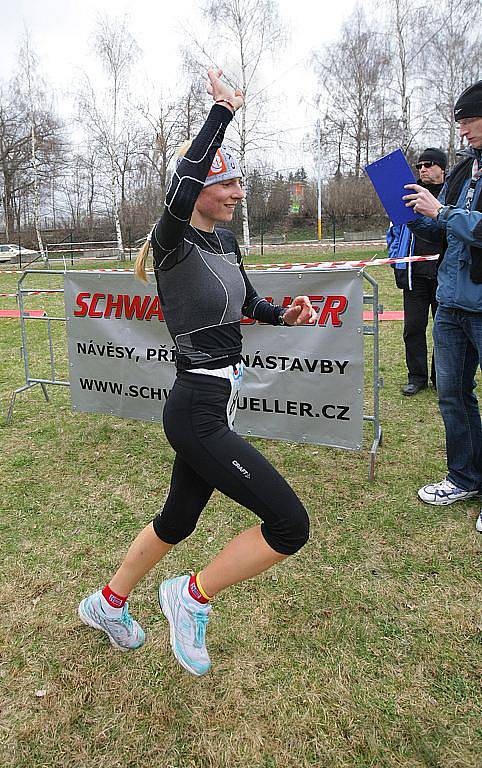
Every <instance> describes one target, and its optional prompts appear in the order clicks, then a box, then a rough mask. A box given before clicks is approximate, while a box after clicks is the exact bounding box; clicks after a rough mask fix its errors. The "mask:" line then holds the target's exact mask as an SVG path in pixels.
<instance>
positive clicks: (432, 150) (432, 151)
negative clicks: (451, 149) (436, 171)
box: [418, 147, 447, 171]
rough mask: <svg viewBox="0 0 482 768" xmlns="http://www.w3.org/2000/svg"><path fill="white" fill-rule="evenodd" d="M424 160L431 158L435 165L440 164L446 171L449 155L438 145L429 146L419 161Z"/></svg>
mask: <svg viewBox="0 0 482 768" xmlns="http://www.w3.org/2000/svg"><path fill="white" fill-rule="evenodd" d="M423 160H431V161H432V163H435V165H439V166H440V167H441V168H442V170H443V171H445V169H446V167H447V155H446V154H445V152H442V150H441V149H437V148H436V147H427V149H424V150H423V152H422V153H421V155H420V157H419V158H418V162H420V161H423Z"/></svg>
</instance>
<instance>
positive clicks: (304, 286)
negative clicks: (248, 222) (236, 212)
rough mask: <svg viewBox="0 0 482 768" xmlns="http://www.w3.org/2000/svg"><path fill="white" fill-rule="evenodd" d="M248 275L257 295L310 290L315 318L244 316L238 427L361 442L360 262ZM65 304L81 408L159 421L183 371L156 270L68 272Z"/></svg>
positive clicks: (284, 436) (76, 404)
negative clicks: (296, 321) (286, 322)
mask: <svg viewBox="0 0 482 768" xmlns="http://www.w3.org/2000/svg"><path fill="white" fill-rule="evenodd" d="M248 274H249V278H250V280H251V282H252V283H253V285H254V287H255V289H256V290H257V292H258V293H259V295H260V296H264V297H266V298H268V299H269V300H271V301H273V302H274V303H275V304H281V305H283V306H287V305H288V304H290V302H291V301H292V299H293V298H294V297H295V296H299V295H307V296H309V297H310V300H311V302H312V304H313V306H314V307H315V308H316V311H317V322H316V325H313V326H300V327H295V328H289V327H283V326H281V327H273V326H270V325H263V324H260V323H257V322H256V321H253V320H250V319H248V318H245V319H243V321H242V325H241V328H242V332H243V337H244V343H243V360H244V363H245V375H244V380H243V384H242V388H241V392H240V396H239V404H238V411H237V416H236V422H235V429H236V431H237V432H239V433H240V434H244V435H253V436H258V437H267V438H272V439H279V440H288V441H293V442H306V443H313V444H319V445H331V446H338V447H341V448H349V449H354V450H356V449H359V448H361V443H362V433H363V379H364V371H363V323H362V311H363V276H362V273H361V271H360V270H353V269H352V270H340V269H337V270H336V271H321V270H313V271H311V272H310V271H308V270H306V269H304V270H303V271H302V272H301V271H300V272H295V271H285V272H284V271H283V270H280V271H270V272H264V273H263V272H254V271H252V272H248ZM189 300H190V297H189V296H186V301H189ZM65 307H66V318H67V332H68V346H69V371H70V389H71V396H72V406H73V408H74V410H78V411H85V412H89V413H110V414H114V415H117V416H120V417H122V418H134V419H143V420H146V421H154V422H158V421H161V420H162V409H163V406H164V403H165V402H166V399H167V397H168V395H169V391H170V389H171V387H172V385H173V382H174V379H175V365H174V344H173V342H172V340H171V338H170V336H169V333H168V330H167V327H166V324H165V322H164V318H163V314H162V309H161V305H160V302H159V299H158V296H157V292H156V286H155V283H154V278H153V277H151V282H150V283H148V284H144V283H141V282H139V281H137V280H135V278H134V277H133V275H132V274H126V273H105V272H104V273H94V272H67V273H66V274H65Z"/></svg>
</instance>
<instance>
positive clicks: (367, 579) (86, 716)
mask: <svg viewBox="0 0 482 768" xmlns="http://www.w3.org/2000/svg"><path fill="white" fill-rule="evenodd" d="M345 255H346V256H347V257H348V258H350V259H353V258H356V254H354V253H353V252H350V253H349V254H345ZM373 255H374V253H373V252H366V251H364V252H363V258H366V257H367V256H368V257H370V256H373ZM379 255H383V253H380V254H379ZM300 256H303V258H304V259H306V258H310V259H315V258H318V256H316V255H315V253H314V251H313V249H310V252H309V254H303V253H299V252H293V253H291V255H290V257H289V258H287V257H286V256H285V255H280V254H273V253H270V254H269V255H268V256H266V257H265V261H266V262H275V261H287V260H291V261H300V260H301V258H300ZM341 257H342V256H341V254H337V258H341ZM327 258H328V259H329V258H332V257H331V256H330V255H328V256H327ZM253 261H254V262H256V263H258V262H259V261H260V259H259V257H255V258H253ZM85 266H86V267H89V266H91V265H89V264H86V265H85ZM95 266H100V264H98V263H96V264H95ZM108 266H112V264H109V265H108ZM371 274H372V275H373V276H374V277H375V279H376V280H377V281H378V282H379V285H380V292H381V297H380V298H381V302H382V303H383V304H384V307H385V309H387V310H388V309H399V308H401V292H399V291H398V290H397V289H396V288H395V287H394V281H393V276H392V272H391V270H390V269H389V268H386V267H379V268H372V270H371ZM15 284H16V276H15V275H6V274H3V275H2V274H1V273H0V292H5V293H7V292H10V291H12V290H14V289H15ZM56 284H58V281H57V283H56V281H55V278H52V282H51V286H52V287H55V285H56ZM47 302H49V304H48V306H49V307H50V306H55V305H57V306H59V307H61V302H60V298H59V297H55V298H51V297H44V296H36V297H32V298H31V299H30V302H29V307H30V308H31V309H35V308H43V307H45V306H46V303H47ZM52 302H53V303H52ZM14 307H15V300H14V299H6V298H2V299H0V308H14ZM29 329H30V330H29V334H30V339H31V347H32V349H33V350H34V363H35V365H36V366H38V367H37V368H36V371H39V372H40V371H41V370H45V372H48V366H46V364H45V358H46V357H47V354H46V353H47V352H48V348H47V346H46V329H45V324H43V323H39V322H37V323H33V322H32V323H31V325H30V326H29ZM63 333H64V330H63V326H60V325H59V327H58V328H56V329H55V330H54V334H55V337H56V339H57V340H58V342H59V344H60V345H62V343H63V335H62V334H63ZM401 333H402V327H401V323H395V322H393V323H382V324H381V369H382V370H381V375H382V376H383V377H384V380H385V388H384V390H382V396H381V403H382V405H381V419H382V426H383V432H384V442H383V447H382V448H381V450H380V454H379V457H378V465H377V477H376V481H375V482H374V483H369V482H368V480H367V465H368V448H369V445H370V434H369V430H368V428H367V433H366V441H365V449H364V450H363V451H361V452H360V453H351V452H344V451H340V450H334V449H328V448H322V447H321V448H320V447H317V446H308V445H303V446H295V445H292V444H286V443H278V442H271V441H261V440H253V442H254V443H255V444H256V445H258V446H259V447H260V449H261V450H262V451H263V452H264V453H265V454H266V455H267V457H268V458H269V459H270V460H271V461H272V462H273V463H274V464H275V465H276V466H277V467H278V469H279V470H280V471H281V472H282V474H283V475H285V476H286V477H287V479H288V480H289V481H290V482H291V483H292V485H293V487H294V488H295V490H296V491H297V493H298V494H299V495H300V496H301V498H302V499H303V501H304V502H305V504H306V506H307V508H308V509H309V511H310V515H311V520H312V533H311V539H310V542H309V543H308V545H307V546H306V547H305V548H304V549H303V550H302V551H301V552H300V553H298V554H297V555H296V556H295V557H293V558H291V559H290V560H288V561H287V562H285V563H283V564H281V565H279V566H277V567H275V568H274V569H272V570H271V571H269V572H267V573H266V574H264V575H262V576H260V577H258V578H257V579H256V580H253V581H250V582H247V583H244V584H242V585H239V586H238V587H235V588H232V589H231V590H229V591H227V592H226V593H225V594H223V595H221V596H220V597H219V598H218V599H217V600H216V601H215V610H214V612H213V618H212V621H211V622H210V626H209V630H208V647H209V651H210V655H211V658H212V660H213V670H212V672H211V673H210V674H209V675H208V676H207V677H205V678H201V679H197V678H193V677H191V676H189V675H188V674H187V673H186V672H184V671H183V670H182V669H181V668H180V667H179V666H178V665H177V663H176V662H175V661H174V659H173V658H172V656H171V653H170V649H169V643H168V632H167V625H166V622H165V620H164V618H163V617H162V615H161V614H160V612H159V609H158V607H157V602H156V592H157V584H158V582H159V581H160V580H161V579H163V578H165V577H166V576H171V575H174V574H177V573H182V572H186V571H187V570H194V569H196V568H198V567H201V566H202V565H203V564H204V563H205V562H206V561H207V560H208V559H209V558H210V557H211V556H212V555H213V554H214V553H215V552H217V551H218V549H219V548H220V547H221V546H222V545H223V544H224V543H225V542H226V541H227V540H228V539H229V538H230V537H232V535H233V534H235V533H237V532H239V531H240V530H242V529H243V528H245V527H247V526H248V525H251V524H253V522H254V519H253V516H252V515H251V514H250V513H248V512H246V511H245V510H243V509H241V508H240V507H237V506H236V505H235V504H233V503H232V502H230V501H228V500H226V499H225V498H223V497H222V496H220V495H215V496H214V497H213V500H212V502H211V503H210V505H209V508H208V509H206V510H205V513H204V515H203V518H202V519H201V522H200V525H199V527H198V529H197V531H196V532H195V533H194V534H193V536H192V537H191V538H190V539H189V540H188V541H187V542H185V543H183V544H181V545H179V546H178V547H177V548H176V549H175V551H173V552H172V553H171V554H170V555H169V556H168V558H167V559H166V560H165V561H163V562H162V563H161V564H160V565H159V566H158V567H157V568H156V569H155V570H154V571H153V572H152V573H151V574H150V575H149V576H148V578H147V579H146V580H145V581H144V582H142V584H141V585H140V586H139V587H138V589H137V590H136V592H135V593H134V595H133V596H132V600H131V609H132V611H133V613H134V614H135V616H136V618H138V619H139V621H140V622H141V623H142V625H143V626H144V628H145V629H146V632H147V636H148V642H147V643H146V645H145V646H144V648H143V649H141V650H140V651H138V652H135V653H132V654H120V653H117V652H115V651H113V650H112V649H111V646H110V645H109V643H108V641H107V639H106V638H105V636H103V635H101V634H100V633H96V632H94V631H92V630H89V629H88V628H87V627H85V626H84V625H82V624H81V623H80V622H79V620H78V618H77V615H76V608H77V604H78V602H79V600H80V599H81V598H82V597H83V596H85V595H86V594H88V593H89V592H90V591H92V590H93V589H94V588H97V587H98V586H99V585H102V584H103V583H105V581H106V580H107V579H108V578H109V577H110V575H111V574H112V572H113V570H114V569H115V568H116V566H117V564H118V562H119V559H120V557H121V556H122V554H123V553H124V552H125V550H126V548H127V546H128V545H129V543H130V541H131V539H132V538H133V537H134V535H135V534H136V533H137V531H138V530H139V529H140V527H141V526H142V525H144V524H145V523H146V522H147V521H149V520H150V519H151V518H152V517H153V516H154V514H155V513H156V511H157V510H158V508H159V507H160V506H161V505H162V502H163V499H164V498H165V496H166V493H167V489H168V483H169V475H170V468H171V465H172V460H173V453H172V450H171V448H170V447H169V445H168V444H167V442H166V440H165V438H164V435H163V432H162V428H161V427H160V426H153V425H149V424H145V423H141V422H135V421H127V420H124V421H123V420H118V419H115V418H112V417H108V416H102V415H88V414H74V413H73V412H72V411H71V409H70V402H69V393H68V390H67V389H64V388H60V387H51V388H50V389H49V394H50V398H51V402H50V404H47V403H46V402H45V400H44V398H43V396H42V393H41V391H40V390H39V389H37V388H35V389H33V390H32V391H30V392H26V393H23V394H21V395H20V396H19V397H18V399H17V403H16V407H15V413H14V419H13V423H12V424H11V425H9V426H7V425H6V424H5V422H4V421H2V422H1V426H0V441H1V452H0V458H1V478H2V481H1V488H0V494H1V502H0V503H1V509H2V512H1V517H0V528H1V542H2V543H1V562H2V568H1V574H0V584H1V595H2V623H1V628H2V632H1V640H0V648H1V652H0V654H1V658H0V691H1V696H0V766H1V768H53V767H55V768H57V766H59V767H62V768H64V767H65V768H74V767H75V768H94V766H95V768H141V767H144V766H152V768H154V766H155V767H156V768H157V767H158V766H159V768H305V767H308V766H310V767H311V766H316V767H317V768H369V767H370V768H371V767H373V768H422V767H424V768H479V766H480V764H481V754H482V730H481V721H480V711H481V704H482V697H481V690H480V669H481V642H480V638H481V632H482V616H481V580H480V554H481V551H482V536H480V535H478V534H477V533H476V532H475V530H474V522H475V518H476V515H477V512H478V508H479V506H478V502H477V501H476V502H464V503H460V504H456V505H453V506H451V507H447V508H443V509H441V510H438V509H433V508H431V507H428V506H425V505H423V504H421V503H420V502H419V501H418V500H417V496H416V490H417V488H418V487H419V486H420V485H422V484H423V483H425V482H428V481H429V480H433V479H435V480H438V479H440V478H441V477H442V476H443V474H444V471H445V456H444V433H443V427H442V423H441V419H440V416H439V412H438V408H437V403H436V396H435V394H434V392H433V390H426V391H424V392H422V393H420V395H418V396H417V397H416V398H403V397H402V396H401V394H400V385H401V384H403V383H405V381H406V372H405V367H404V360H403V344H402V338H401ZM20 346H21V339H20V332H19V324H18V321H16V320H5V319H0V360H1V361H2V366H1V371H0V397H1V413H2V417H3V416H4V415H5V413H6V410H7V407H8V403H9V398H10V393H11V391H12V390H13V389H14V388H15V387H18V386H21V385H22V384H23V383H24V374H23V363H22V360H21V358H20V355H19V349H20ZM66 370H67V368H66V358H65V355H64V356H63V358H61V359H60V361H59V371H58V373H59V374H60V375H66Z"/></svg>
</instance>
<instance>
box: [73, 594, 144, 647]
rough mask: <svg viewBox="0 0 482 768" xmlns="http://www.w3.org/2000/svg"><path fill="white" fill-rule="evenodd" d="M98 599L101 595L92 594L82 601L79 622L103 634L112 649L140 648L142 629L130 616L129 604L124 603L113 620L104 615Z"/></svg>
mask: <svg viewBox="0 0 482 768" xmlns="http://www.w3.org/2000/svg"><path fill="white" fill-rule="evenodd" d="M100 598H101V593H100V592H94V594H93V595H89V597H85V598H84V599H83V600H82V602H81V603H80V605H79V609H78V614H79V617H80V619H81V621H83V622H84V624H87V625H88V626H89V627H93V628H94V629H100V630H101V631H102V632H105V634H106V635H107V637H108V638H109V640H110V642H111V643H112V645H113V646H114V648H117V649H118V650H119V651H133V650H135V649H136V648H140V647H141V645H143V644H144V641H145V639H146V637H145V634H144V630H143V629H142V627H141V626H140V625H139V624H138V623H137V621H134V619H133V618H132V616H131V615H130V613H129V603H125V604H124V607H123V609H122V611H119V614H120V615H119V617H118V618H117V619H113V618H111V617H110V616H107V615H106V614H105V613H104V611H103V609H102V603H101V599H100Z"/></svg>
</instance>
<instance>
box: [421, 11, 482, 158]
mask: <svg viewBox="0 0 482 768" xmlns="http://www.w3.org/2000/svg"><path fill="white" fill-rule="evenodd" d="M434 14H435V26H436V28H437V34H436V35H434V36H433V37H432V38H431V40H430V41H429V44H428V46H427V47H426V51H425V52H426V56H425V65H424V68H423V71H424V76H425V87H426V93H427V94H429V93H430V95H431V99H432V100H433V103H434V111H435V126H436V127H439V128H440V130H441V135H440V144H441V145H442V146H443V147H445V148H446V149H447V151H448V160H449V166H451V165H453V164H454V163H455V153H456V150H457V149H458V148H459V147H458V145H457V131H456V125H455V120H454V109H453V108H454V103H455V101H456V100H457V97H458V96H459V95H460V93H461V92H462V91H463V90H464V89H465V88H467V87H468V86H469V85H471V84H472V83H474V82H475V81H476V80H477V79H479V78H480V73H481V71H482V37H481V34H480V31H479V27H480V25H477V23H476V22H477V18H478V15H479V14H480V7H478V6H477V3H473V2H472V0H441V2H440V3H439V4H438V5H437V7H436V8H435V9H434Z"/></svg>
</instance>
